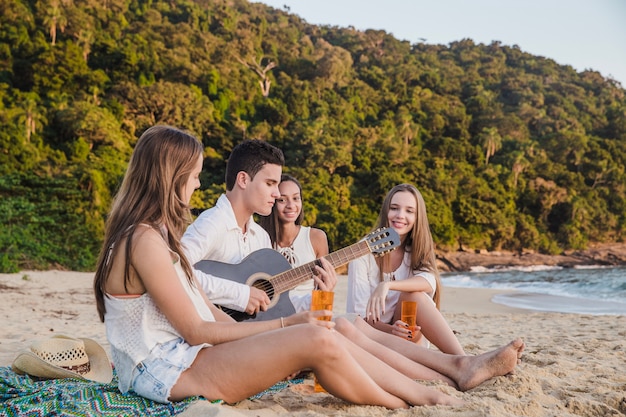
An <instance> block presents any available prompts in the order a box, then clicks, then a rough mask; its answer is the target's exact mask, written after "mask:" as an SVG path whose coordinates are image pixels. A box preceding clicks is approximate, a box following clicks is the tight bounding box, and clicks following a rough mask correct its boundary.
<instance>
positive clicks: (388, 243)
mask: <svg viewBox="0 0 626 417" xmlns="http://www.w3.org/2000/svg"><path fill="white" fill-rule="evenodd" d="M365 241H366V242H367V245H368V246H369V248H370V251H371V252H372V254H373V255H374V256H382V255H384V254H386V253H387V252H391V251H392V250H394V249H395V248H397V247H398V246H400V236H399V235H398V232H396V231H395V230H394V229H393V228H392V227H383V228H380V229H376V230H374V231H373V232H372V233H370V234H368V235H367V236H365Z"/></svg>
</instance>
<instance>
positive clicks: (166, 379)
mask: <svg viewBox="0 0 626 417" xmlns="http://www.w3.org/2000/svg"><path fill="white" fill-rule="evenodd" d="M205 346H208V345H198V346H191V345H189V344H188V343H186V342H185V341H184V340H183V339H182V338H177V339H174V340H170V341H169V342H165V343H163V344H160V345H157V346H156V347H154V349H152V351H151V352H150V355H149V356H148V357H147V358H146V359H144V360H143V361H141V362H139V364H138V365H137V366H136V367H135V369H134V370H133V375H132V380H131V389H132V390H133V391H134V392H135V393H136V394H138V395H141V396H142V397H145V398H148V399H151V400H153V401H157V402H160V403H169V402H170V401H169V397H170V393H171V391H172V387H173V386H174V385H175V384H176V382H177V381H178V378H179V377H180V375H181V374H182V373H183V372H184V371H186V370H187V369H188V368H189V367H190V366H191V364H192V363H193V361H194V360H195V359H196V356H197V355H198V352H199V351H200V350H201V349H203V348H204V347H205Z"/></svg>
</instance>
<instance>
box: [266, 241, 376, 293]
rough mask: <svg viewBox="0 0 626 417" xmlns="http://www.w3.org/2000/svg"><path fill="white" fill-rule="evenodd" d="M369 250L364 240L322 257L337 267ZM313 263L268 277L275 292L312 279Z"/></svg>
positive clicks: (286, 289) (289, 288)
mask: <svg viewBox="0 0 626 417" xmlns="http://www.w3.org/2000/svg"><path fill="white" fill-rule="evenodd" d="M370 252H371V250H370V246H369V245H368V243H367V242H366V241H361V242H358V243H355V244H354V245H350V246H348V247H346V248H343V249H339V250H338V251H336V252H333V253H330V254H328V255H326V256H324V258H325V259H326V260H327V261H328V262H330V264H331V265H332V266H333V268H339V267H340V266H342V265H345V264H347V263H348V262H350V261H352V260H354V259H357V258H360V257H361V256H363V255H367V254H368V253H370ZM315 264H316V261H312V262H309V263H306V264H304V265H300V266H298V267H296V268H293V269H290V270H288V271H285V272H282V273H280V274H278V275H275V276H273V277H272V278H270V281H271V282H272V285H273V286H274V289H275V291H276V293H278V294H280V293H282V292H284V291H289V290H291V289H292V288H294V287H297V286H298V285H300V284H302V283H303V282H306V281H307V280H309V279H312V275H313V271H315Z"/></svg>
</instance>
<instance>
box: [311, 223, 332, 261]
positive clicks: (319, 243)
mask: <svg viewBox="0 0 626 417" xmlns="http://www.w3.org/2000/svg"><path fill="white" fill-rule="evenodd" d="M309 237H310V239H311V245H313V249H314V250H315V256H317V257H318V258H319V257H321V256H325V255H327V254H328V237H327V236H326V232H325V231H323V230H322V229H315V228H313V227H311V233H310V234H309Z"/></svg>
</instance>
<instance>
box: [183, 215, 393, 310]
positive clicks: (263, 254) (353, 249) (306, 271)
mask: <svg viewBox="0 0 626 417" xmlns="http://www.w3.org/2000/svg"><path fill="white" fill-rule="evenodd" d="M399 245H400V236H398V233H397V232H396V231H395V230H394V229H393V228H391V227H385V228H382V229H378V230H375V231H373V232H372V233H370V234H368V235H367V236H366V237H365V238H363V240H361V241H359V242H358V243H355V244H353V245H350V246H348V247H346V248H343V249H340V250H338V251H336V252H333V253H330V254H328V255H326V256H324V258H325V259H326V260H328V262H330V264H331V265H332V266H333V268H338V267H340V266H342V265H345V264H347V263H348V262H350V261H352V260H354V259H357V258H360V257H361V256H364V255H367V254H369V253H371V254H373V255H375V256H382V255H384V254H385V253H387V252H390V251H392V250H394V249H395V248H397V247H398V246H399ZM316 264H319V260H315V261H312V262H309V263H306V264H304V265H300V266H298V267H296V268H292V267H291V265H290V264H289V262H287V260H286V259H285V258H284V257H283V255H281V254H280V253H279V252H277V251H275V250H273V249H259V250H257V251H254V252H252V253H251V254H250V255H248V256H246V257H245V258H244V259H243V260H242V261H241V262H240V263H238V264H229V263H225V262H218V261H209V260H203V261H200V262H198V263H196V264H195V265H194V266H195V268H196V269H198V270H200V271H202V272H205V273H207V274H210V275H213V276H216V277H219V278H225V279H229V280H231V281H235V282H238V283H240V284H246V285H249V286H251V287H255V288H259V289H261V290H263V291H265V293H266V294H267V296H268V297H269V299H270V305H269V306H268V309H267V311H260V312H258V313H257V314H254V315H250V314H247V313H245V312H241V311H236V310H232V309H230V308H227V307H224V306H221V307H220V308H221V309H222V310H224V311H225V312H227V313H228V314H229V315H230V316H231V317H233V318H234V319H235V320H237V321H243V320H271V319H275V318H278V317H287V316H289V315H291V314H293V313H295V312H296V310H295V308H294V306H293V304H292V303H291V300H290V299H289V297H288V296H284V297H281V296H280V295H281V294H282V293H284V292H286V291H289V290H291V289H293V288H295V287H297V286H298V285H300V284H303V283H305V282H306V281H308V280H310V279H312V275H313V271H314V270H315V265H316Z"/></svg>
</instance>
